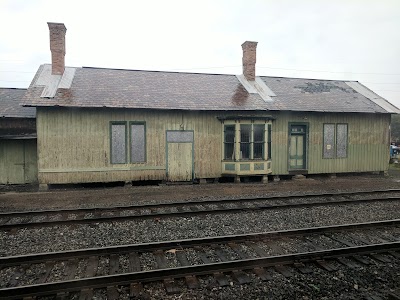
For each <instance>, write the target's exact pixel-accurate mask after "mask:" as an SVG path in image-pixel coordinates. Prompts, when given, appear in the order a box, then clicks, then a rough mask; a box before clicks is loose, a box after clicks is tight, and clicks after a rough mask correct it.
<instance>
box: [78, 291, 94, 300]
mask: <svg viewBox="0 0 400 300" xmlns="http://www.w3.org/2000/svg"><path fill="white" fill-rule="evenodd" d="M91 299H93V289H83V290H81V293H80V295H79V300H91Z"/></svg>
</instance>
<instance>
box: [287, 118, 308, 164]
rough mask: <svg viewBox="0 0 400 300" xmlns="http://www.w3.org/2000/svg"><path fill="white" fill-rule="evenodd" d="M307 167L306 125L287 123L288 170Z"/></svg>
mask: <svg viewBox="0 0 400 300" xmlns="http://www.w3.org/2000/svg"><path fill="white" fill-rule="evenodd" d="M306 168H307V125H298V124H290V125H289V170H305V169H306Z"/></svg>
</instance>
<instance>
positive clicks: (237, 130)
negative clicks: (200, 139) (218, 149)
mask: <svg viewBox="0 0 400 300" xmlns="http://www.w3.org/2000/svg"><path fill="white" fill-rule="evenodd" d="M242 125H249V126H250V139H249V142H247V141H246V142H242V141H241V131H242V130H241V126H242ZM254 125H261V126H263V135H262V137H263V138H262V142H254ZM227 126H232V127H233V128H234V142H233V143H230V142H229V143H227V142H226V132H227V131H226V128H227ZM267 126H268V127H267ZM271 128H272V124H271V123H269V122H254V121H250V120H249V121H248V122H238V121H236V122H232V121H231V122H227V123H223V137H222V141H223V149H222V157H223V159H222V160H223V161H242V162H243V161H266V160H269V159H270V158H269V157H270V150H269V148H270V147H271V137H270V136H268V137H267V138H266V136H265V135H266V134H269V133H270V132H269V131H268V130H270V129H271ZM267 140H268V142H267ZM226 144H233V159H231V158H226ZM255 144H260V145H262V157H261V158H254V145H255ZM241 145H248V147H249V151H250V152H249V154H250V155H249V158H241V157H240V149H241ZM267 147H268V148H267ZM237 149H239V150H237ZM237 151H238V152H239V155H237V153H236V152H237ZM266 151H268V157H267V153H266Z"/></svg>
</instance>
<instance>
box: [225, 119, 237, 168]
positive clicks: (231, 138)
mask: <svg viewBox="0 0 400 300" xmlns="http://www.w3.org/2000/svg"><path fill="white" fill-rule="evenodd" d="M224 148H225V153H224V159H232V160H233V159H235V125H225V127H224Z"/></svg>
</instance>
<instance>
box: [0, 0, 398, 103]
mask: <svg viewBox="0 0 400 300" xmlns="http://www.w3.org/2000/svg"><path fill="white" fill-rule="evenodd" d="M47 22H60V23H64V24H65V26H66V27H67V35H66V65H67V66H74V67H81V66H90V67H106V68H121V69H139V70H171V71H182V72H198V73H228V74H240V73H241V63H242V49H241V44H242V43H243V42H244V41H246V40H250V41H257V42H258V47H257V68H256V73H257V75H267V76H268V75H269V76H286V77H303V78H320V79H341V80H357V81H360V82H361V83H363V84H365V85H366V86H368V87H369V88H371V89H372V90H373V91H375V92H376V93H378V94H379V95H381V96H383V97H384V98H386V99H387V100H389V101H390V102H392V103H393V104H395V105H397V106H398V107H400V1H399V0H379V1H378V0H375V1H373V0H359V1H358V0H343V1H342V0H335V1H331V0H329V1H325V0H308V1H307V0H302V1H299V0H280V1H272V0H259V1H257V0H243V1H242V0H236V1H235V0H230V1H229V0H226V1H225V0H197V1H191V0H186V1H175V0H164V1H161V0H160V1H151V0H146V1H143V0H141V1H135V0H132V1H119V0H113V1H110V0H107V1H101V0H97V1H84V0H62V1H60V0H29V1H26V0H0V31H1V38H0V87H28V85H29V83H30V81H31V80H32V78H33V76H34V74H35V72H36V70H37V68H38V67H39V65H40V64H43V63H50V50H49V33H48V27H47Z"/></svg>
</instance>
